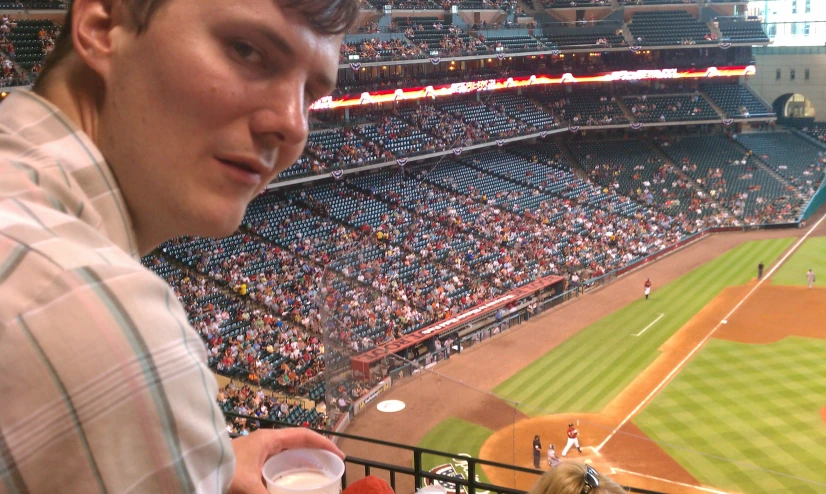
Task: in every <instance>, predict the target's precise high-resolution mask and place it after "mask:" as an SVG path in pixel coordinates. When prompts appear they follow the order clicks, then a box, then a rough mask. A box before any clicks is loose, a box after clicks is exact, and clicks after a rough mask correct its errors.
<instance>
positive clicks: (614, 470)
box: [611, 467, 729, 494]
mask: <svg viewBox="0 0 826 494" xmlns="http://www.w3.org/2000/svg"><path fill="white" fill-rule="evenodd" d="M618 472H619V473H625V474H628V475H636V476H638V477H642V478H646V479H650V480H656V481H658V482H665V483H668V484H674V485H679V486H681V487H688V488H690V489H697V490H698V491H704V492H711V493H713V494H729V493H728V492H727V491H719V490H717V489H712V488H710V487H703V486H701V485H691V484H686V483H683V482H677V481H676V480H668V479H663V478H660V477H654V476H653V475H646V474H644V473H637V472H631V471H629V470H623V469H621V468H616V467H611V474H612V475H613V474H615V473H618Z"/></svg>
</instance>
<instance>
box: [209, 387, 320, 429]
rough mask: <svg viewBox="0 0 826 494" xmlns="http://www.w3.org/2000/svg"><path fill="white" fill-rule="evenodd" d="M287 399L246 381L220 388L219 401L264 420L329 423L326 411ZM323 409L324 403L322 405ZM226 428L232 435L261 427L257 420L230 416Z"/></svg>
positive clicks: (307, 424)
mask: <svg viewBox="0 0 826 494" xmlns="http://www.w3.org/2000/svg"><path fill="white" fill-rule="evenodd" d="M288 401H295V400H287V399H283V398H282V399H279V398H278V397H276V396H273V395H272V394H269V393H267V392H265V391H264V389H262V388H260V387H258V388H257V389H254V388H253V387H251V386H249V385H248V384H246V383H236V382H230V383H229V384H227V385H226V386H224V387H223V388H221V389H219V390H218V405H219V406H220V407H221V410H223V411H224V412H229V413H236V414H239V415H247V416H249V417H255V418H258V419H262V420H276V421H280V422H290V423H294V424H299V425H301V426H303V427H319V428H321V427H324V426H326V425H327V424H326V421H327V420H326V419H327V416H326V413H319V412H317V411H316V410H314V409H311V410H304V408H303V407H302V406H301V404H300V403H295V404H292V405H290V404H288ZM320 408H322V410H323V407H320ZM226 423H227V431H228V432H229V433H230V434H231V435H239V436H246V435H247V434H249V433H250V432H254V431H255V430H257V429H258V428H259V427H260V423H259V422H258V421H256V420H252V419H246V418H243V417H232V418H230V417H227V419H226Z"/></svg>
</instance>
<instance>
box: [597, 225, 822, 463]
mask: <svg viewBox="0 0 826 494" xmlns="http://www.w3.org/2000/svg"><path fill="white" fill-rule="evenodd" d="M823 220H826V215H824V216H823V217H821V218H820V219H819V220H818V221H817V223H815V224H814V225H812V226H811V227H810V228H809V231H808V232H806V234H805V235H803V236H802V237H800V239H799V240H798V241H797V242H796V243H795V244H794V245H793V246H792V248H791V249H789V251H788V252H787V253H786V254H785V255H784V256H783V257H782V258H781V259H780V261H779V262H777V263H775V265H774V266H772V268H771V269H770V270H769V272H768V273H767V274H766V276H764V277H763V278H762V279H761V280H759V281H758V282H757V284H756V285H754V287H752V289H751V290H749V293H747V294H746V296H745V297H743V298H742V299H741V300H740V301H739V302H737V305H735V306H734V308H733V309H731V311H729V313H728V314H726V315H725V317H723V320H722V321H720V322H718V323H717V325H716V326H714V329H712V330H711V332H709V333H708V334H707V335H706V336H705V338H703V339H702V340H701V341H700V343H698V344H697V346H695V347H694V348H693V349H692V350H691V351H690V352H689V353H688V355H686V356H685V358H684V359H683V360H681V361H680V363H679V364H677V366H676V367H674V369H672V370H671V372H669V373H668V375H667V376H665V379H663V380H662V381H661V382H660V384H658V385H657V387H656V388H654V390H653V391H651V393H649V394H648V396H646V397H645V399H643V400H642V402H640V404H639V405H637V407H636V408H634V410H632V411H631V413H629V414H628V416H627V417H625V418H624V419H622V422H620V424H619V425H618V426H616V427H615V428H614V430H612V431H611V433H610V434H608V437H606V438H605V440H604V441H602V443H600V445H599V446H597V447H596V451H599V450H601V449H602V448H603V447H604V446H605V444H606V443H607V442H608V441H610V440H611V438H612V437H614V435H616V433H617V431H619V430H620V429H622V427H623V426H624V425H625V424H627V423H628V421H629V420H631V419H632V418H633V417H634V415H636V414H637V412H639V411H640V409H641V408H642V407H643V406H645V404H646V403H648V401H649V400H651V398H653V397H654V395H655V394H657V392H658V391H659V390H660V388H662V387H663V386H665V384H666V383H667V382H668V381H670V380H671V378H672V377H674V374H676V373H677V372H679V370H680V369H682V367H683V366H684V365H685V363H686V362H688V360H689V359H690V358H691V357H693V356H694V354H695V353H697V351H698V350H700V348H702V346H703V345H705V344H706V342H707V341H708V340H709V339H710V338H711V337H712V336H713V335H714V333H716V332H717V330H718V329H719V328H720V326H722V325H723V324H724V322H723V321H726V322H728V318H729V317H731V315H732V314H734V312H735V311H736V310H737V309H739V308H740V306H741V305H743V303H744V302H745V301H746V300H747V299H748V298H749V297H751V294H752V293H754V292H755V290H757V289H758V288H759V287H760V285H762V284H763V282H764V281H766V280H767V279H769V278H771V275H772V274H773V273H774V272H775V271H776V270H777V268H779V267H780V266H782V265H783V263H784V262H786V259H788V258H789V256H791V255H792V254H794V252H795V251H796V250H797V248H798V247H800V244H802V243H803V242H805V241H806V239H807V238H809V235H811V234H812V232H813V231H815V229H817V227H818V226H820V224H821V223H823Z"/></svg>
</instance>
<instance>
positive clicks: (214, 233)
mask: <svg viewBox="0 0 826 494" xmlns="http://www.w3.org/2000/svg"><path fill="white" fill-rule="evenodd" d="M242 220H243V215H242V216H241V217H237V216H236V215H232V217H230V215H227V216H216V217H213V218H212V219H208V218H205V219H204V221H203V222H202V223H201V225H200V227H199V228H197V229H196V230H195V231H196V232H197V233H194V234H192V236H194V237H212V238H224V237H229V236H230V235H232V234H233V233H235V232H236V231H238V227H239V226H240V225H241V221H242Z"/></svg>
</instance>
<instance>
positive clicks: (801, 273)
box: [772, 237, 826, 286]
mask: <svg viewBox="0 0 826 494" xmlns="http://www.w3.org/2000/svg"><path fill="white" fill-rule="evenodd" d="M809 269H813V270H814V272H815V286H826V237H811V238H809V239H808V240H806V241H805V242H803V245H801V246H800V248H799V249H798V250H797V251H796V252H795V253H794V254H793V255H792V256H791V257H790V258H789V260H788V261H786V262H785V263H783V266H781V267H780V269H778V270H777V272H776V273H774V275H772V284H774V285H791V286H806V285H807V284H808V281H807V280H806V272H807V271H809ZM818 276H819V277H820V283H818V281H817V278H818Z"/></svg>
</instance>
